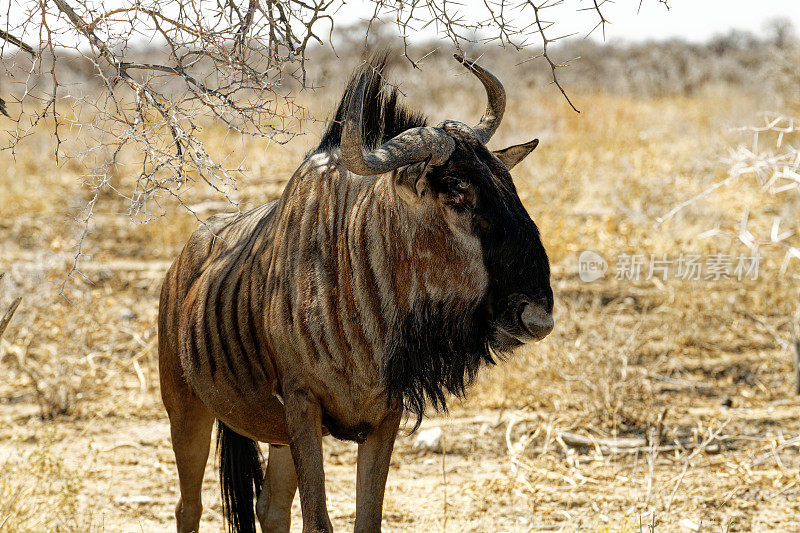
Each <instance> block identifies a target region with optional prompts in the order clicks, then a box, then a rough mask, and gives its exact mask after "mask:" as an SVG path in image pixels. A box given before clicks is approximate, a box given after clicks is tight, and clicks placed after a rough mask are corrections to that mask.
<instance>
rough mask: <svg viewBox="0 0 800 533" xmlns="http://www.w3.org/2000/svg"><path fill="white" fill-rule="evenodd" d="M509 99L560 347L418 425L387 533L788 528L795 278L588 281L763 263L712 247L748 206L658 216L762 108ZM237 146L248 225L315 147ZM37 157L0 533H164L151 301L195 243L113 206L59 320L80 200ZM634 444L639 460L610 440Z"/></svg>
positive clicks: (15, 185)
mask: <svg viewBox="0 0 800 533" xmlns="http://www.w3.org/2000/svg"><path fill="white" fill-rule="evenodd" d="M516 85H517V84H515V83H513V81H512V82H510V83H509V87H510V89H511V91H512V92H511V93H510V102H509V103H510V109H509V111H508V114H507V116H508V118H507V119H506V122H505V123H504V126H503V128H502V130H501V132H500V134H499V135H500V138H499V139H498V140H497V142H496V146H500V145H503V144H506V143H511V142H519V141H520V140H527V137H530V136H533V135H536V136H539V137H540V138H541V139H542V144H541V146H540V148H538V149H537V153H536V154H535V155H534V156H533V157H532V158H531V161H530V162H526V163H525V164H524V165H522V166H521V168H520V169H519V170H518V171H516V172H515V179H516V181H517V184H518V187H519V190H520V195H521V196H522V198H523V201H524V203H525V204H526V206H527V207H528V209H529V211H530V212H531V214H532V215H533V216H534V218H535V220H536V221H537V223H538V224H539V226H540V228H541V230H542V234H543V238H544V240H545V245H546V247H547V249H548V251H549V254H550V257H551V261H552V263H553V265H554V267H553V286H554V290H555V293H556V324H557V327H556V331H555V332H554V333H553V334H552V335H551V336H550V337H548V339H547V340H545V341H544V342H542V343H540V344H539V345H537V346H533V347H530V348H528V349H525V350H524V351H522V352H521V353H518V354H516V355H515V356H514V357H513V358H512V359H511V360H509V361H508V362H506V363H503V364H501V365H499V366H498V367H496V368H494V369H491V370H488V371H486V372H484V373H483V374H482V375H481V377H480V378H479V382H478V383H477V384H476V386H475V387H474V388H473V389H472V391H471V396H470V399H469V400H468V401H465V402H455V403H454V404H453V409H452V413H451V416H450V417H449V418H434V419H431V420H429V421H427V422H426V426H430V425H442V426H443V427H444V429H445V437H446V448H447V455H446V457H442V456H441V455H438V454H432V453H426V452H418V451H415V450H413V449H412V446H411V442H410V441H411V440H412V439H409V438H405V437H401V438H400V439H399V440H398V444H397V451H396V453H395V456H394V459H393V468H392V472H391V474H390V480H389V486H388V493H387V502H386V512H385V525H386V529H387V530H390V531H394V530H403V531H431V530H440V529H443V528H444V525H445V522H446V529H447V530H448V531H461V530H464V531H484V530H488V529H495V530H498V531H541V530H563V531H578V530H580V531H598V532H601V531H602V532H606V531H609V532H610V531H625V532H628V531H630V532H633V531H650V530H651V529H652V528H654V529H655V530H656V531H676V530H681V528H683V530H687V531H688V530H690V527H689V526H690V525H691V524H692V523H694V524H698V525H699V524H700V523H701V522H702V524H703V530H704V531H720V530H721V531H727V530H730V531H750V530H774V531H778V530H781V531H789V530H797V529H798V528H800V522H798V516H800V514H799V513H798V511H800V503H798V501H800V474H799V472H800V458H799V457H798V453H797V452H798V441H797V440H796V439H793V437H795V436H797V435H798V434H799V433H800V422H799V421H798V420H800V418H799V417H798V416H797V413H798V410H800V399H798V398H797V397H795V396H793V395H792V381H791V353H790V352H789V351H788V349H787V348H786V343H787V342H788V341H789V340H791V339H792V338H795V337H797V336H798V330H797V324H798V316H797V302H798V301H799V300H798V298H799V296H798V289H797V282H796V280H795V279H793V278H792V277H791V276H792V275H793V274H796V273H797V268H796V265H791V266H790V270H789V272H788V273H787V275H786V276H785V277H780V276H779V275H778V272H779V269H780V262H781V259H782V257H783V254H782V251H781V250H778V249H776V250H770V249H766V248H765V249H763V250H762V253H763V254H764V255H765V260H764V262H763V263H762V265H761V275H760V276H759V279H758V280H756V281H748V282H741V283H740V282H735V281H695V282H679V281H676V280H668V281H666V282H661V281H660V280H659V281H641V282H638V283H632V282H623V281H617V280H615V279H614V276H613V270H612V271H611V272H610V273H609V275H607V276H606V278H605V279H604V280H599V281H595V282H592V283H584V282H581V281H580V280H579V279H578V277H577V275H576V274H577V272H576V258H577V254H578V253H579V252H580V251H581V250H585V249H591V250H596V251H598V252H600V253H601V254H603V256H605V257H606V259H608V260H609V261H610V263H611V264H612V269H613V264H614V262H615V261H614V258H615V257H616V255H617V254H619V253H623V252H626V253H644V254H650V253H656V254H662V253H667V254H669V255H670V256H675V255H677V254H679V253H681V252H684V253H686V252H695V251H696V252H699V253H705V254H709V253H740V252H747V250H746V249H744V248H743V247H741V245H740V244H738V243H737V242H736V241H735V239H728V238H720V237H717V238H709V239H698V235H699V234H701V233H702V232H704V231H706V230H708V229H712V228H715V227H720V228H723V229H735V225H736V223H737V221H738V220H739V218H740V217H741V213H742V212H743V210H744V209H745V208H749V209H750V219H751V228H750V230H751V231H753V233H756V232H758V231H761V232H763V231H768V230H769V227H770V225H771V224H772V211H774V210H775V209H778V208H779V206H776V205H775V202H776V200H775V198H774V197H772V196H770V195H769V194H767V193H766V192H765V191H762V190H761V189H760V188H759V187H758V185H757V184H756V183H749V182H747V181H744V182H742V183H741V184H739V185H738V186H737V188H736V189H733V190H729V189H723V190H720V191H719V193H718V194H715V195H713V196H710V197H709V198H707V199H705V200H702V201H700V202H697V203H695V204H693V205H691V206H689V207H688V208H686V209H685V210H683V211H681V212H680V213H679V214H678V215H677V216H675V217H673V218H671V219H670V220H668V221H667V222H665V223H664V224H662V225H657V224H656V219H657V218H658V217H660V216H662V215H664V214H665V213H667V212H668V211H669V210H670V209H671V208H672V207H674V206H675V205H677V204H678V203H680V202H681V201H683V200H685V199H687V198H690V197H691V196H693V195H695V194H697V193H699V192H701V191H702V190H704V189H705V188H707V187H708V186H709V185H711V184H713V183H715V182H717V181H719V180H720V179H722V178H723V177H724V176H725V174H726V171H727V170H726V167H725V165H724V163H723V162H722V161H721V160H720V157H721V156H722V155H724V154H725V153H726V151H727V149H728V147H730V146H732V145H733V144H734V143H736V142H737V138H736V137H735V134H734V133H732V132H731V131H730V130H729V128H730V127H733V126H738V125H741V124H747V123H752V122H753V121H754V117H757V112H758V111H759V103H758V102H756V101H753V100H752V99H751V98H750V97H748V96H747V95H745V94H738V93H737V92H736V91H733V90H728V91H721V92H715V93H701V94H697V95H695V96H692V97H686V96H680V97H677V96H676V97H660V98H652V99H640V100H637V99H633V98H631V97H615V96H612V95H607V94H590V93H583V94H575V95H574V98H575V99H576V100H578V101H579V102H581V104H582V106H583V108H584V113H583V114H581V115H580V116H577V115H575V114H574V113H572V112H571V111H570V110H569V108H568V107H567V106H566V105H565V104H564V103H563V102H562V101H561V100H560V99H559V97H558V96H557V95H555V94H552V93H553V92H554V91H550V92H548V93H547V94H544V95H542V94H540V93H536V94H534V93H533V92H531V91H528V90H526V89H524V87H522V86H519V87H517V86H516ZM520 85H521V84H520ZM467 90H468V91H469V93H468V94H469V95H470V96H475V97H476V98H478V97H479V95H480V93H479V92H478V90H477V89H476V90H475V91H472V87H470V88H469V89H466V90H465V92H457V93H456V94H453V93H452V92H445V91H444V90H438V91H437V92H435V93H434V94H432V95H430V98H428V99H427V101H426V103H425V104H424V105H425V107H426V108H427V109H428V111H429V112H430V113H431V114H432V115H433V116H434V118H435V119H439V118H444V116H445V115H447V116H453V117H455V118H461V119H467V120H469V117H470V116H477V115H478V114H479V113H480V110H481V107H482V105H483V104H482V101H483V100H482V97H480V98H481V99H480V100H477V101H476V102H475V103H474V104H470V105H468V106H463V107H466V108H468V109H466V110H465V109H462V108H461V107H462V106H456V105H453V103H452V102H457V101H458V100H459V97H464V95H466V94H467V93H466V91H467ZM421 91H422V89H421V88H418V86H417V85H415V84H413V83H410V86H409V87H408V93H409V98H410V99H411V100H412V101H422V98H420V96H419V95H420V94H421ZM325 104H326V102H321V103H320V102H318V103H313V105H315V106H317V107H318V109H326V108H325ZM323 114H324V113H323ZM311 129H312V130H313V126H312V128H311ZM224 133H225V132H223V131H216V132H212V133H211V134H209V135H212V136H213V135H216V136H217V138H216V139H215V138H209V139H206V140H205V142H206V143H207V144H209V145H215V146H217V147H219V149H220V151H224V150H225V149H226V148H224V146H225V143H228V144H227V146H228V149H236V150H239V151H240V153H247V154H248V159H247V165H248V166H249V168H250V169H251V170H250V171H249V173H248V179H247V180H246V181H244V182H242V183H240V188H239V190H238V191H236V192H235V193H234V197H235V199H237V200H239V201H242V202H244V203H245V204H247V205H253V204H258V203H261V202H264V201H267V200H270V199H273V198H275V197H277V195H278V194H279V193H280V190H281V187H282V183H283V182H284V181H285V179H286V178H288V176H289V175H290V173H291V172H292V170H293V169H294V167H295V166H296V164H297V162H298V161H299V160H300V158H301V157H302V154H303V153H304V151H305V150H306V149H307V148H308V147H309V146H310V145H311V143H312V142H313V138H314V135H313V131H311V132H309V133H310V135H309V136H308V137H306V138H299V139H298V140H297V141H296V142H295V143H294V144H292V145H289V146H287V147H280V146H272V147H270V148H269V149H268V150H266V151H265V149H264V146H263V145H262V144H259V143H258V142H255V141H247V142H244V143H242V144H235V143H234V142H235V140H232V139H231V138H226V137H225V134H224ZM32 141H33V142H32V144H34V146H33V147H31V148H29V149H28V151H25V152H19V153H18V154H17V157H16V159H15V160H11V159H9V157H8V155H7V154H2V155H0V158H2V159H0V162H1V164H0V270H5V271H8V275H7V276H6V278H5V279H3V280H2V281H0V309H4V308H5V307H4V304H6V303H7V302H8V301H10V299H11V298H12V297H14V296H17V295H22V296H24V301H23V304H22V306H21V307H20V308H19V310H18V312H17V316H16V317H15V319H14V322H13V323H12V324H11V326H10V327H9V328H8V330H7V332H6V336H5V337H6V338H5V340H3V341H0V342H2V346H1V347H0V357H2V358H1V359H0V372H2V374H3V375H4V376H6V377H5V379H4V380H3V381H2V382H0V402H2V404H1V405H2V407H1V408H0V417H1V418H2V422H0V423H1V424H2V426H3V427H4V428H8V429H6V430H5V431H3V432H2V433H0V531H3V530H6V531H37V530H43V529H47V530H110V531H122V530H124V531H134V530H135V531H139V530H144V531H161V530H165V529H168V528H172V527H173V526H172V509H173V506H174V504H175V502H176V501H177V494H176V479H177V478H176V473H175V469H174V460H173V457H172V454H171V450H170V447H169V437H168V426H167V424H166V417H165V414H164V412H163V409H162V407H161V405H160V399H159V397H158V385H157V365H156V351H155V343H156V334H155V318H156V313H157V309H156V308H157V302H158V290H159V286H160V278H161V276H162V275H163V272H164V271H165V270H166V268H167V266H168V264H169V261H170V260H171V258H172V257H174V256H175V255H176V253H177V252H178V250H179V249H180V247H181V246H182V244H183V242H184V241H185V239H186V237H187V236H188V234H189V233H190V231H191V230H192V228H193V227H195V226H196V224H197V221H196V220H195V219H194V217H192V216H191V215H189V214H188V213H186V212H185V211H182V210H180V209H173V208H172V207H170V206H167V209H166V212H167V214H166V215H165V216H164V217H163V218H161V219H159V220H156V221H154V222H152V223H150V224H147V225H135V224H131V223H130V222H129V220H128V218H127V215H126V214H125V212H126V208H125V204H124V202H123V201H122V200H121V199H119V198H115V197H113V196H108V197H107V198H106V199H105V200H106V201H104V202H103V203H102V204H101V207H100V208H99V209H98V211H97V213H96V217H95V219H94V221H93V223H92V233H91V234H90V237H89V238H88V240H87V242H86V244H85V246H86V250H87V251H88V253H91V254H92V257H91V260H90V261H87V262H85V264H84V269H83V270H84V273H85V274H86V278H87V279H86V280H77V281H75V282H73V283H71V284H70V285H68V286H67V288H66V290H65V296H66V297H68V298H69V301H67V300H66V299H65V298H63V297H60V296H58V295H57V292H58V284H59V283H60V282H61V281H62V280H63V276H64V272H65V271H66V269H67V268H68V266H69V264H70V261H71V256H72V255H71V254H72V250H71V248H70V247H71V246H72V245H73V244H74V242H75V239H76V237H77V235H79V232H80V227H79V225H78V224H70V223H69V220H70V218H69V217H71V216H74V215H75V213H76V210H77V209H79V208H80V206H81V203H82V202H83V201H85V200H86V199H87V198H88V194H87V192H86V191H85V190H82V189H80V188H78V187H77V185H76V184H77V183H78V182H79V172H80V171H79V169H78V168H77V167H74V166H71V165H66V166H62V167H57V166H56V165H55V164H54V163H53V162H52V161H51V159H50V158H49V156H47V157H45V156H43V155H42V154H47V153H49V150H51V147H50V146H49V145H48V143H47V142H46V140H44V139H43V138H41V139H40V138H36V139H32ZM119 179H120V183H121V184H122V185H124V184H125V180H126V179H127V178H126V175H125V173H124V172H121V174H120V177H119ZM187 202H188V203H190V204H191V205H194V206H195V207H197V208H198V210H199V211H198V212H199V214H200V215H201V216H207V215H208V214H210V213H212V212H214V211H216V210H221V209H226V203H225V202H224V201H220V200H219V199H218V198H217V197H214V196H212V195H211V194H209V193H207V192H206V191H204V190H203V189H202V188H200V187H198V188H197V190H195V191H192V192H190V193H189V194H188V196H187ZM565 432H567V433H565ZM571 434H577V435H579V436H584V437H588V438H589V439H590V440H591V441H592V442H593V444H592V445H589V446H584V445H579V444H576V443H575V442H573V441H572V440H570V437H569V436H570V435H571ZM617 437H624V438H628V439H639V440H638V441H634V446H633V448H624V447H623V448H620V447H617V446H615V445H611V444H609V443H610V442H616V441H608V440H604V439H614V438H617ZM595 441H596V442H595ZM637 442H638V444H636V443H637ZM354 465H355V449H354V446H352V445H350V444H346V443H339V442H335V441H330V442H326V468H327V472H328V480H329V503H330V508H331V515H332V518H333V520H334V523H335V525H336V526H337V527H338V528H340V529H345V528H349V527H351V526H352V522H353V519H354V512H353V509H354V483H353V478H354ZM443 472H444V473H445V474H446V483H447V487H446V494H447V505H445V502H444V501H443V495H444V493H445V490H444V487H443V476H442V473H443ZM215 478H216V475H215V474H213V473H212V472H211V466H210V467H209V475H208V477H207V484H206V487H207V488H206V493H205V495H204V497H205V504H206V505H205V507H206V512H205V515H204V525H205V526H206V529H207V530H219V528H220V514H219V497H218V494H217V492H216V490H217V481H216V479H215ZM296 518H297V520H299V515H298V514H297V513H296ZM298 524H299V522H298Z"/></svg>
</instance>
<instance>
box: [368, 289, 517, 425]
mask: <svg viewBox="0 0 800 533" xmlns="http://www.w3.org/2000/svg"><path fill="white" fill-rule="evenodd" d="M492 330H493V327H492V325H491V323H490V320H489V318H488V316H487V315H486V312H485V310H484V308H483V307H482V306H479V305H475V306H472V307H462V308H451V309H447V308H442V307H440V306H436V305H430V304H427V305H426V304H425V303H423V304H421V305H418V306H416V307H415V308H414V309H413V310H412V312H411V313H409V315H408V316H407V317H406V318H405V321H404V323H403V324H402V326H401V328H400V331H398V334H397V336H396V337H395V338H394V339H393V340H392V341H391V342H390V344H389V347H388V349H387V353H386V359H385V361H384V368H383V383H384V386H385V387H386V391H387V393H388V399H389V402H390V404H393V405H397V404H398V403H399V404H402V405H403V407H404V408H405V409H406V411H408V412H409V413H411V414H412V415H416V419H417V420H416V426H415V427H414V429H417V427H419V424H420V422H421V421H422V416H423V414H424V412H425V407H426V405H431V406H432V407H433V408H434V409H436V410H437V411H446V410H447V402H446V400H447V396H448V395H454V396H458V397H463V396H464V393H465V390H466V388H467V387H468V386H469V385H470V383H472V381H473V380H474V378H475V376H476V374H477V372H478V370H479V369H480V368H481V367H482V366H485V365H491V364H494V354H496V353H499V352H504V351H507V349H506V348H503V347H501V346H500V344H498V346H497V348H495V347H494V346H493V343H492V339H493V332H492Z"/></svg>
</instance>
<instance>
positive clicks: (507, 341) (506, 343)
mask: <svg viewBox="0 0 800 533" xmlns="http://www.w3.org/2000/svg"><path fill="white" fill-rule="evenodd" d="M523 344H525V342H524V341H523V340H520V339H519V338H518V337H517V336H515V335H513V334H512V333H510V332H509V331H508V330H507V329H505V328H504V327H502V326H500V325H497V324H494V325H493V327H492V335H491V337H490V338H489V346H490V347H491V348H492V350H493V351H494V352H497V353H498V354H506V353H508V352H510V351H512V350H513V349H514V348H518V347H520V346H522V345H523Z"/></svg>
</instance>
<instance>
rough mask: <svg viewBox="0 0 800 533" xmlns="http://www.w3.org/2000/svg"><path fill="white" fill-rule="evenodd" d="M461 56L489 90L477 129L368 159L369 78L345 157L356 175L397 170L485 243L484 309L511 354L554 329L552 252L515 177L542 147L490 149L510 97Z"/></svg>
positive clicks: (412, 142)
mask: <svg viewBox="0 0 800 533" xmlns="http://www.w3.org/2000/svg"><path fill="white" fill-rule="evenodd" d="M455 57H456V59H457V60H459V61H460V62H462V63H463V64H464V65H465V66H466V67H467V68H468V69H469V70H470V71H472V72H473V73H474V74H475V75H476V76H477V77H478V79H480V81H481V82H482V83H483V85H484V87H485V88H486V92H487V95H488V100H489V103H488V106H487V108H486V112H485V114H484V116H483V117H482V118H481V120H480V122H478V124H477V125H475V126H474V127H470V126H467V125H466V124H463V123H461V122H457V121H453V120H446V121H444V122H442V123H440V124H439V125H438V126H437V127H426V126H419V127H414V128H409V129H407V130H406V131H404V132H402V133H400V134H398V135H397V136H395V137H394V138H392V139H391V140H389V141H387V142H385V143H384V144H382V145H381V146H379V147H378V148H376V149H374V150H373V151H371V152H370V153H366V154H365V153H364V151H363V144H364V143H363V142H362V138H361V137H362V130H363V127H362V116H363V111H362V109H363V98H364V88H365V86H366V84H367V77H366V75H362V77H361V78H360V80H359V83H358V85H357V86H356V88H355V91H354V92H353V95H352V96H351V98H350V100H349V109H348V113H347V115H346V118H345V121H344V124H343V126H342V128H343V131H342V137H341V150H342V157H343V160H344V162H345V165H346V166H347V167H348V169H349V170H351V171H352V172H355V173H357V174H361V175H374V174H383V173H387V172H389V171H392V170H396V171H397V172H396V173H395V174H394V175H395V176H396V177H397V182H398V186H399V188H400V189H401V190H402V191H404V192H405V196H406V197H407V198H409V199H410V201H412V202H417V203H427V204H428V206H429V208H430V209H431V210H433V211H435V212H437V213H439V214H440V216H441V217H443V218H445V219H446V221H447V224H448V226H449V227H450V228H451V229H452V230H453V231H454V232H455V233H465V234H471V235H474V236H476V237H477V238H478V240H479V242H480V251H479V253H480V255H481V256H482V257H481V259H482V260H483V264H484V266H485V269H486V274H487V277H488V284H487V287H486V293H485V296H484V298H483V301H482V306H483V308H484V311H485V312H486V315H485V318H486V319H488V321H489V323H490V324H491V331H490V333H489V337H490V338H489V344H490V345H491V346H492V347H493V348H494V349H495V350H498V351H506V350H509V349H511V348H514V347H515V346H518V345H520V344H522V343H524V342H526V341H531V340H540V339H542V338H544V337H545V336H547V335H548V334H549V333H550V331H552V329H553V318H552V310H553V292H552V290H551V288H550V266H549V263H548V259H547V254H546V252H545V249H544V246H543V245H542V242H541V239H540V237H539V230H538V228H537V227H536V224H535V223H534V222H533V220H532V219H531V217H530V216H529V215H528V213H527V211H526V210H525V208H524V207H523V205H522V202H521V201H520V198H519V195H518V194H517V190H516V188H515V186H514V182H513V181H512V179H511V174H510V172H509V170H510V169H511V168H513V167H514V166H515V165H516V164H517V163H519V162H520V161H522V159H524V158H525V157H526V156H527V155H528V154H529V153H530V152H531V151H533V149H534V148H536V146H537V144H538V142H539V141H538V140H537V139H534V140H533V141H530V142H528V143H525V144H521V145H515V146H511V147H509V148H505V149H503V150H498V151H495V152H491V151H489V150H488V149H487V148H486V143H487V142H488V141H489V139H490V138H491V137H492V135H493V134H494V132H495V131H496V130H497V128H498V127H499V125H500V121H501V120H502V117H503V113H504V110H505V100H506V97H505V91H504V89H503V86H502V84H501V83H500V81H499V80H497V78H495V77H494V76H493V75H492V74H491V73H490V72H488V71H486V70H484V69H483V68H481V67H480V66H478V65H477V64H475V63H471V62H468V61H465V60H464V59H463V58H461V57H460V56H455ZM465 253H469V252H468V251H466V250H465Z"/></svg>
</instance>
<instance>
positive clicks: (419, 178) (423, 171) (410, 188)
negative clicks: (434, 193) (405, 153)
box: [397, 161, 430, 201]
mask: <svg viewBox="0 0 800 533" xmlns="http://www.w3.org/2000/svg"><path fill="white" fill-rule="evenodd" d="M429 169H430V163H429V162H427V161H426V162H424V163H418V164H416V165H410V166H409V167H407V168H405V169H402V170H401V171H399V172H398V173H397V189H398V191H399V192H400V194H401V195H402V196H403V197H404V198H405V199H406V200H407V201H414V200H416V199H418V198H420V197H422V196H425V194H427V192H428V190H429V189H430V184H429V183H428V170H429Z"/></svg>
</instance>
